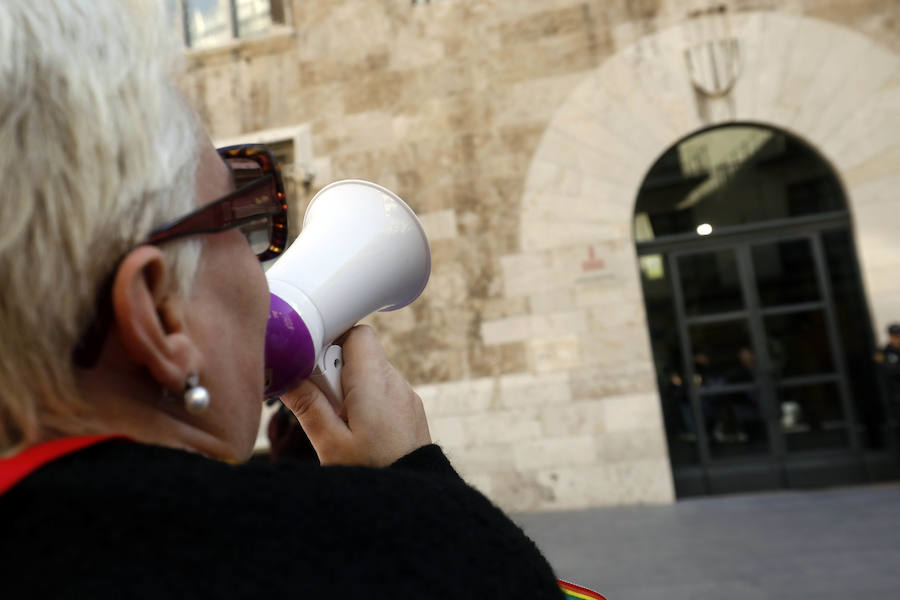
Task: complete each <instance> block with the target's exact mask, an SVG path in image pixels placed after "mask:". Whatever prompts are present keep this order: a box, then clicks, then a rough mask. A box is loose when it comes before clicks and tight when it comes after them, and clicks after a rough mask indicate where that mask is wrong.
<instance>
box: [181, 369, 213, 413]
mask: <svg viewBox="0 0 900 600" xmlns="http://www.w3.org/2000/svg"><path fill="white" fill-rule="evenodd" d="M184 407H185V408H186V409H187V411H188V412H189V413H192V414H195V415H197V414H200V413H202V412H205V411H206V409H207V408H209V390H207V389H206V388H205V387H203V386H202V385H200V376H199V375H197V374H196V373H191V374H190V375H188V377H187V381H186V382H185V384H184Z"/></svg>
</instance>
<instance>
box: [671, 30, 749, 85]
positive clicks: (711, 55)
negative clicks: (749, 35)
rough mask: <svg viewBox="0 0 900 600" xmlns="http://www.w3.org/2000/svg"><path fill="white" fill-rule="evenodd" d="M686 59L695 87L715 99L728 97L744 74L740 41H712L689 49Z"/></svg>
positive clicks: (686, 50) (734, 39) (728, 39)
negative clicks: (742, 73) (742, 71)
mask: <svg viewBox="0 0 900 600" xmlns="http://www.w3.org/2000/svg"><path fill="white" fill-rule="evenodd" d="M684 59H685V62H686V63H687V70H688V74H689V75H690V77H691V82H692V83H693V84H694V88H695V89H696V90H697V91H698V92H700V93H702V94H704V95H706V96H709V97H711V98H721V97H723V96H727V95H728V94H729V93H730V92H731V89H732V88H733V87H734V84H735V82H737V80H738V77H739V76H740V74H741V66H742V63H741V47H740V42H739V40H738V39H737V38H733V37H732V38H723V39H716V40H708V41H705V42H701V43H699V44H695V45H693V46H690V47H688V48H686V49H685V51H684Z"/></svg>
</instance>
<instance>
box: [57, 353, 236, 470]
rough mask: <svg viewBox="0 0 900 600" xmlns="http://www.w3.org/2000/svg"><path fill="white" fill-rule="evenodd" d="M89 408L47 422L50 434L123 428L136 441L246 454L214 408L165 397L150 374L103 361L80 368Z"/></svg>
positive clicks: (230, 456)
mask: <svg viewBox="0 0 900 600" xmlns="http://www.w3.org/2000/svg"><path fill="white" fill-rule="evenodd" d="M78 387H79V391H80V395H81V397H82V398H84V399H85V405H86V406H85V408H84V409H83V410H79V411H78V412H77V413H76V414H74V415H72V416H71V417H66V418H65V419H61V420H60V422H58V423H54V422H52V421H51V422H49V423H47V424H48V425H49V427H47V429H46V430H47V431H48V433H49V436H48V437H61V436H64V435H96V434H121V435H125V436H127V437H129V438H131V439H133V440H135V441H138V442H143V443H147V444H155V445H159V446H167V447H170V448H178V449H182V450H188V451H191V452H197V453H199V454H203V455H205V456H208V457H210V458H217V459H221V460H229V461H235V460H242V459H244V458H246V457H243V456H240V452H239V450H238V449H237V448H236V446H237V444H235V443H234V442H233V441H232V440H230V439H229V436H228V432H227V431H226V430H224V428H217V423H216V419H215V413H211V414H204V415H192V414H191V413H189V412H187V411H186V410H185V408H184V406H183V404H181V403H180V402H179V399H178V398H174V399H167V398H165V396H164V394H163V391H162V389H161V388H160V386H159V385H158V384H157V383H156V381H155V380H153V378H152V377H150V376H149V374H147V373H145V372H143V371H140V370H129V369H127V368H125V369H122V368H117V369H104V368H103V367H102V366H100V367H97V368H96V369H94V370H91V371H86V372H83V373H81V374H80V377H79V386H78Z"/></svg>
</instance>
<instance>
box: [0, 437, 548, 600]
mask: <svg viewBox="0 0 900 600" xmlns="http://www.w3.org/2000/svg"><path fill="white" fill-rule="evenodd" d="M0 523H2V525H0V526H2V530H0V565H2V568H0V571H2V576H0V596H2V597H3V598H10V599H13V598H26V597H27V598H43V597H56V598H367V599H372V598H386V599H387V598H390V599H391V600H398V599H400V598H456V599H464V598H473V599H474V598H479V599H481V598H556V599H559V598H561V597H562V593H561V592H560V590H559V588H558V587H557V585H556V582H555V579H554V574H553V572H552V570H551V568H550V566H549V565H548V564H547V562H546V561H545V560H544V558H543V557H542V556H541V554H540V553H539V551H538V550H537V548H536V547H535V546H534V544H533V543H532V542H531V541H530V540H529V539H528V538H527V537H526V536H525V535H524V533H523V532H522V531H521V530H520V529H519V528H518V527H517V526H516V525H515V524H513V523H512V522H511V521H510V520H509V519H508V518H507V517H506V516H504V515H503V513H502V512H500V511H499V510H498V509H497V508H495V507H494V506H493V505H491V503H490V502H489V501H488V500H487V499H486V498H485V497H484V496H482V495H481V494H479V493H478V492H477V491H475V490H474V489H472V488H471V487H469V486H467V485H466V484H465V483H464V482H463V481H462V479H460V478H459V476H458V475H457V474H456V472H455V471H454V470H453V468H452V467H451V466H450V463H449V462H448V461H447V459H446V458H445V456H444V455H443V453H442V452H441V451H440V449H439V448H438V447H437V446H426V447H424V448H421V449H419V450H417V451H415V452H413V453H412V454H409V455H408V456H406V457H404V458H402V459H400V460H399V461H398V462H396V463H395V464H394V465H392V466H391V467H389V468H384V469H370V468H361V467H318V466H309V465H303V464H300V463H296V462H291V461H281V462H277V463H268V462H261V463H255V462H253V463H248V464H245V465H239V466H233V465H228V464H224V463H221V462H217V461H214V460H209V459H206V458H203V457H201V456H198V455H196V454H192V453H188V452H182V451H178V450H172V449H169V448H162V447H158V446H149V445H143V444H137V443H133V442H127V441H121V440H114V441H107V442H103V443H101V444H98V445H96V446H93V447H89V448H87V449H84V450H81V451H78V452H76V453H73V454H70V455H68V456H64V457H62V458H60V459H57V460H56V461H54V462H52V463H50V464H48V465H45V466H43V467H41V468H40V469H38V470H37V471H35V472H34V473H33V474H31V475H30V476H29V477H27V478H26V479H24V480H23V481H21V482H20V483H19V484H18V485H16V486H15V487H13V488H12V489H11V490H9V491H8V492H7V493H6V494H4V495H2V496H0Z"/></svg>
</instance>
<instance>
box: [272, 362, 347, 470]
mask: <svg viewBox="0 0 900 600" xmlns="http://www.w3.org/2000/svg"><path fill="white" fill-rule="evenodd" d="M281 401H282V402H283V403H284V405H285V406H287V407H288V408H289V409H290V410H291V412H292V413H294V416H295V417H297V421H299V422H300V426H301V427H303V431H304V432H306V436H307V437H308V438H309V441H310V442H312V445H313V448H314V449H315V451H316V454H318V455H319V459H320V461H321V459H322V456H323V451H326V448H327V447H328V446H330V445H333V443H334V442H336V441H338V440H340V439H341V438H343V437H344V436H346V435H348V434H349V433H350V430H349V429H348V428H347V424H346V423H344V421H343V420H341V418H340V417H339V416H338V414H337V413H336V412H334V408H332V406H331V403H330V402H329V401H328V398H327V397H325V394H323V393H322V391H321V390H319V388H317V387H316V385H315V384H314V383H313V382H312V381H310V380H308V379H307V380H304V381H303V382H302V383H301V384H300V385H298V386H297V387H296V388H294V389H293V390H291V391H290V392H288V393H286V394H285V395H284V396H282V397H281ZM325 453H326V454H327V451H326V452H325Z"/></svg>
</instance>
